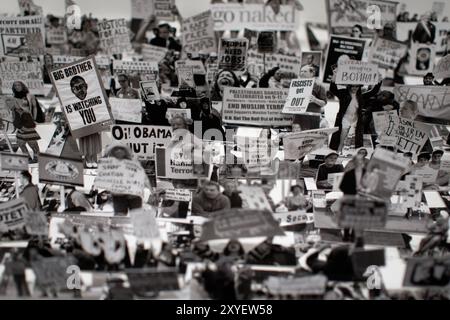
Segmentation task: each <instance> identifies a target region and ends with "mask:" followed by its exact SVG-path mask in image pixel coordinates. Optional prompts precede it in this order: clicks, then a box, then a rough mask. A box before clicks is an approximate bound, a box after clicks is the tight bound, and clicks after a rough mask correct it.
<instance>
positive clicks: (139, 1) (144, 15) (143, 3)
mask: <svg viewBox="0 0 450 320" xmlns="http://www.w3.org/2000/svg"><path fill="white" fill-rule="evenodd" d="M153 10H154V6H153V0H131V17H132V18H135V19H148V17H150V16H151V15H152V14H153Z"/></svg>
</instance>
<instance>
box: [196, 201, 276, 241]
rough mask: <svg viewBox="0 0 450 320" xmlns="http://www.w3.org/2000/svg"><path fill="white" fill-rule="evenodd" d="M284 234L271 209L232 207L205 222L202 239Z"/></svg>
mask: <svg viewBox="0 0 450 320" xmlns="http://www.w3.org/2000/svg"><path fill="white" fill-rule="evenodd" d="M282 235H284V232H283V231H282V230H281V229H280V227H279V225H278V222H277V221H276V220H275V219H274V218H273V215H272V213H270V212H269V211H267V210H243V209H240V210H237V209H232V210H229V211H227V212H224V213H222V214H218V215H215V216H213V217H212V218H211V219H210V220H209V221H207V222H205V223H204V224H203V230H202V235H201V237H200V241H209V240H218V239H237V238H253V237H273V236H282Z"/></svg>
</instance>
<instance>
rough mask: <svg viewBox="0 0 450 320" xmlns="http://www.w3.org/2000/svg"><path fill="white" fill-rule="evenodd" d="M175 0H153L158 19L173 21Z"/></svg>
mask: <svg viewBox="0 0 450 320" xmlns="http://www.w3.org/2000/svg"><path fill="white" fill-rule="evenodd" d="M174 6H175V0H153V7H154V15H155V17H157V18H158V20H163V21H173V20H174V19H175V17H174V15H173V13H172V8H173V7H174Z"/></svg>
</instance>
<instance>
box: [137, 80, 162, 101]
mask: <svg viewBox="0 0 450 320" xmlns="http://www.w3.org/2000/svg"><path fill="white" fill-rule="evenodd" d="M139 86H140V89H141V90H140V91H141V97H142V98H143V99H144V101H146V102H151V101H156V100H160V99H161V97H160V95H159V90H158V85H157V84H156V81H155V80H152V81H141V82H140V83H139Z"/></svg>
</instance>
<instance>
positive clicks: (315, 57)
mask: <svg viewBox="0 0 450 320" xmlns="http://www.w3.org/2000/svg"><path fill="white" fill-rule="evenodd" d="M321 66H322V51H305V52H302V67H301V68H302V69H303V68H304V67H311V68H313V69H314V70H315V73H314V77H316V78H318V77H319V75H320V70H321Z"/></svg>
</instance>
